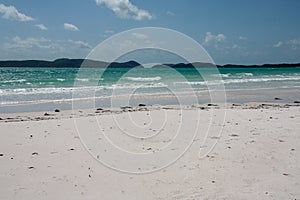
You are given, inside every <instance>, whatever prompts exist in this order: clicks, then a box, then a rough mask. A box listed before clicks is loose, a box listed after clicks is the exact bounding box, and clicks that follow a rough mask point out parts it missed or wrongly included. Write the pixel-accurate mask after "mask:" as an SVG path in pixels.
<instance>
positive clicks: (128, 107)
mask: <svg viewBox="0 0 300 200" xmlns="http://www.w3.org/2000/svg"><path fill="white" fill-rule="evenodd" d="M131 108H132V107H130V106H123V107H121V109H131Z"/></svg>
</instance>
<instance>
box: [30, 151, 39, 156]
mask: <svg viewBox="0 0 300 200" xmlns="http://www.w3.org/2000/svg"><path fill="white" fill-rule="evenodd" d="M31 155H33V156H34V155H39V153H38V152H33V153H32V154H31Z"/></svg>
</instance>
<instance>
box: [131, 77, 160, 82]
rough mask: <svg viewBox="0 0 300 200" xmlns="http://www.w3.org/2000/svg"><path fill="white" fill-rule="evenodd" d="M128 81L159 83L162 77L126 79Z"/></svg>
mask: <svg viewBox="0 0 300 200" xmlns="http://www.w3.org/2000/svg"><path fill="white" fill-rule="evenodd" d="M126 79H127V80H130V81H159V80H161V77H160V76H156V77H126Z"/></svg>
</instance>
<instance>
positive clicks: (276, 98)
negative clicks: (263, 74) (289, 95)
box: [274, 97, 282, 101]
mask: <svg viewBox="0 0 300 200" xmlns="http://www.w3.org/2000/svg"><path fill="white" fill-rule="evenodd" d="M274 100H277V101H279V100H282V99H280V98H278V97H275V98H274Z"/></svg>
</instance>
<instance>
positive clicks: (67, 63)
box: [0, 58, 300, 68]
mask: <svg viewBox="0 0 300 200" xmlns="http://www.w3.org/2000/svg"><path fill="white" fill-rule="evenodd" d="M83 63H84V67H89V68H106V67H109V68H134V67H141V64H139V63H138V62H136V61H128V62H112V63H107V62H103V61H95V60H85V59H68V58H60V59H56V60H54V61H45V60H21V61H17V60H7V61H0V67H36V68H48V67H52V68H80V67H81V66H82V64H83ZM215 66H217V67H218V68H281V67H284V68H285V67H300V63H293V64H286V63H283V64H263V65H235V64H226V65H214V64H212V63H201V62H195V63H177V64H161V65H155V66H153V67H154V68H165V67H172V68H193V67H196V68H210V67H215Z"/></svg>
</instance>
